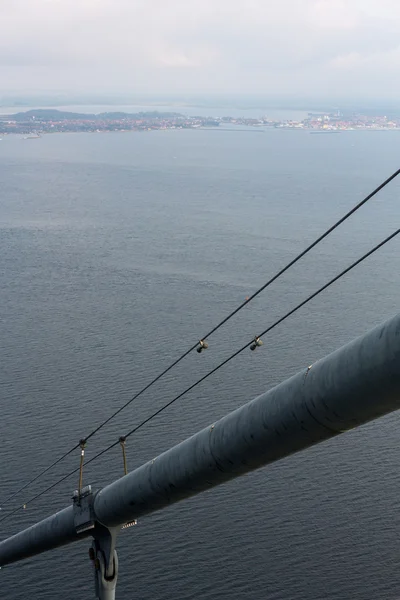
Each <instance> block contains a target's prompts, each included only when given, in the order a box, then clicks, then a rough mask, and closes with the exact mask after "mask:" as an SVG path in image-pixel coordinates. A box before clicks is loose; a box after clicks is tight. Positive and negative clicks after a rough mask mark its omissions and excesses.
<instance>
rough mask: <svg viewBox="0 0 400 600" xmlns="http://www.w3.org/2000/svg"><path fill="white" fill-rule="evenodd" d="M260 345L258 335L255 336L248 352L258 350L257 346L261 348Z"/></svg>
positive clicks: (261, 342) (260, 341)
mask: <svg viewBox="0 0 400 600" xmlns="http://www.w3.org/2000/svg"><path fill="white" fill-rule="evenodd" d="M262 345H263V341H262V339H261V338H260V337H259V336H258V335H256V337H255V338H254V340H253V343H252V345H251V346H250V350H255V349H256V348H258V347H259V346H262Z"/></svg>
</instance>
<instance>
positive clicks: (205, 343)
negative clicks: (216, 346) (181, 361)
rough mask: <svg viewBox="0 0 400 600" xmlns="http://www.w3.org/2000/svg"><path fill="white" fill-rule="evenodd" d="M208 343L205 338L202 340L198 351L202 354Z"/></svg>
mask: <svg viewBox="0 0 400 600" xmlns="http://www.w3.org/2000/svg"><path fill="white" fill-rule="evenodd" d="M207 348H208V343H207V342H206V341H205V340H200V341H199V345H198V347H197V352H198V353H199V354H200V353H201V352H203V350H207Z"/></svg>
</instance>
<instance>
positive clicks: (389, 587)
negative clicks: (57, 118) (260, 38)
mask: <svg viewBox="0 0 400 600" xmlns="http://www.w3.org/2000/svg"><path fill="white" fill-rule="evenodd" d="M399 156H400V133H399V132H362V131H359V132H355V131H352V132H345V133H341V134H340V135H318V136H317V135H309V133H308V132H306V131H279V130H258V129H246V128H237V129H233V130H232V128H230V129H228V128H227V129H226V130H225V129H223V128H221V129H217V130H197V131H190V130H189V131H158V132H148V133H109V134H61V135H56V134H55V135H47V136H44V137H42V138H40V139H35V140H22V139H20V138H19V137H11V136H10V137H5V138H4V139H3V140H2V141H0V396H1V398H0V410H1V412H0V415H1V418H0V441H1V443H0V457H1V458H0V461H1V462H0V464H1V477H0V506H2V508H3V510H2V511H0V516H1V515H2V514H5V513H4V511H5V510H7V509H9V508H11V507H14V506H15V505H21V504H23V503H24V502H26V501H27V500H29V498H30V497H31V496H34V495H35V494H37V493H38V492H40V491H41V490H42V489H43V488H44V487H47V486H49V485H51V483H53V482H54V481H56V479H57V478H59V477H60V476H62V475H63V474H64V473H66V472H67V471H68V470H72V469H73V468H74V467H77V466H78V464H79V452H78V451H76V452H75V453H74V454H73V455H71V456H69V457H68V459H66V460H65V461H64V462H63V463H61V464H60V465H58V467H56V468H55V469H54V470H53V471H50V472H49V473H47V474H46V476H45V477H43V478H42V479H41V480H39V481H37V482H36V483H35V484H34V485H33V486H32V487H31V488H29V489H28V490H26V491H25V492H23V493H21V494H20V495H19V496H18V497H17V498H16V499H14V500H13V501H12V502H10V503H9V504H4V500H5V498H7V497H8V496H9V495H10V494H11V493H12V492H13V491H15V490H16V489H17V488H19V487H20V486H21V485H22V484H23V483H24V482H25V481H27V480H28V479H30V478H31V477H33V476H34V475H35V474H37V473H39V472H40V471H41V470H42V469H43V468H45V467H46V466H47V465H48V464H49V463H50V462H52V461H53V460H54V459H55V458H57V457H58V456H60V455H61V454H63V453H64V452H65V451H66V450H68V449H69V448H70V447H71V446H73V445H75V444H76V443H77V442H78V441H79V439H80V438H81V437H83V436H85V435H86V434H87V433H88V432H89V431H90V430H92V429H93V428H94V426H96V425H97V424H98V423H99V422H101V421H102V420H103V419H105V418H106V417H107V416H108V415H109V414H110V413H111V412H112V411H114V410H116V409H117V408H118V407H120V406H121V405H122V404H124V403H125V402H126V401H127V400H128V399H129V398H131V397H132V396H133V395H134V394H135V393H136V392H137V391H139V390H140V389H141V387H142V386H144V385H145V384H146V383H148V382H149V381H150V380H151V379H152V378H153V377H154V376H155V375H157V374H158V373H159V372H160V371H161V370H163V369H164V368H165V367H166V366H168V365H169V363H170V362H171V361H172V360H174V359H175V358H177V357H178V356H179V355H180V354H181V353H182V352H183V351H184V350H186V349H187V348H188V347H189V346H191V345H192V344H193V343H195V342H196V341H197V340H198V339H200V338H201V337H202V336H203V335H204V334H205V333H206V332H207V331H208V330H209V329H210V328H211V327H212V326H213V325H214V324H216V323H217V322H219V321H220V320H221V319H222V318H223V317H225V316H226V315H227V314H228V313H229V312H230V311H231V310H232V309H234V308H235V307H236V306H237V305H239V304H240V303H241V302H243V300H244V299H245V297H246V296H249V295H250V294H252V293H253V292H254V291H255V290H256V289H257V288H258V287H259V286H260V285H261V284H262V283H264V282H265V281H266V280H267V279H268V278H270V277H271V276H272V275H273V274H274V273H275V272H276V271H277V270H278V269H280V268H281V267H282V266H283V265H285V264H286V262H288V261H289V260H290V259H292V258H293V257H294V256H295V255H296V254H297V253H298V252H299V251H301V250H302V249H303V248H304V247H305V246H306V245H308V244H309V243H310V242H311V241H312V240H314V239H315V238H316V237H317V236H318V235H320V234H321V233H322V232H323V231H324V230H325V229H326V228H327V227H328V226H330V225H331V224H332V223H333V222H334V221H335V220H337V219H338V218H339V217H340V216H341V215H342V214H343V213H344V212H345V211H347V210H348V209H350V208H351V207H352V206H353V205H355V204H356V203H357V202H359V201H360V200H361V199H362V197H363V196H365V195H366V194H367V193H368V192H369V191H371V190H372V189H373V188H374V187H376V186H377V185H378V184H379V183H380V182H381V181H382V180H383V179H385V178H386V177H387V176H389V175H390V174H391V173H392V172H393V171H394V170H396V169H397V168H398V167H399ZM399 192H400V182H394V183H392V184H391V185H390V186H388V188H386V189H385V190H384V191H383V192H382V193H381V194H380V195H379V196H378V197H376V198H375V199H373V200H372V201H371V202H370V203H369V204H368V205H366V206H364V207H363V208H362V209H361V210H360V211H359V212H358V213H357V214H356V215H354V216H353V217H351V218H350V219H349V220H348V221H347V222H346V223H345V224H344V225H343V226H342V227H341V228H340V229H339V230H337V231H335V232H334V233H333V234H332V235H331V236H330V237H329V239H327V240H326V241H324V242H323V243H322V244H321V245H319V246H318V247H317V248H316V249H315V250H314V251H313V252H312V253H310V255H308V256H307V257H306V258H304V259H303V260H302V261H300V262H299V263H298V264H297V265H296V266H295V267H294V268H293V269H291V270H290V271H289V272H288V273H287V274H285V276H283V277H282V278H281V279H280V280H279V281H278V282H276V283H275V284H274V285H273V286H271V288H269V289H268V290H266V291H265V292H264V293H263V294H261V295H260V296H258V297H257V298H256V299H255V300H254V301H253V302H252V303H251V304H249V305H248V306H246V308H245V309H243V310H242V311H241V312H240V313H239V314H238V315H237V316H236V317H235V318H233V319H232V320H231V321H230V322H229V323H227V324H226V325H225V326H224V327H223V328H221V330H220V331H219V332H218V333H217V334H215V335H214V336H212V337H210V339H209V344H210V347H209V349H208V350H207V352H204V353H202V354H201V355H199V354H198V353H196V352H194V353H192V354H191V355H190V356H188V357H187V358H186V359H185V361H183V362H182V363H181V364H180V365H179V366H178V367H177V368H176V369H174V370H173V371H171V372H170V373H169V374H168V376H166V377H165V378H164V379H162V380H161V381H160V382H159V383H158V384H157V385H155V386H153V387H152V388H151V389H150V390H149V391H148V392H147V393H145V394H143V395H142V396H141V397H140V398H138V400H137V401H136V402H135V403H134V404H132V405H130V406H129V408H128V409H126V410H125V411H123V412H122V413H121V414H120V415H119V416H118V418H116V419H115V420H114V421H113V422H112V423H110V424H109V425H108V426H107V427H105V428H104V429H103V430H102V431H101V432H100V433H99V434H98V435H96V436H95V437H93V438H92V439H91V440H90V442H89V444H88V449H87V457H88V458H90V457H91V456H93V455H94V454H95V453H97V452H98V451H99V450H101V449H103V448H104V447H105V446H107V445H108V444H110V443H112V442H114V441H116V440H117V439H118V437H119V436H120V435H121V434H124V433H125V432H126V431H128V430H129V429H132V428H133V427H134V425H135V424H137V423H139V422H140V421H141V420H142V419H143V418H145V417H146V416H147V415H149V414H150V413H151V412H152V411H154V410H155V409H157V408H159V407H160V406H162V405H163V404H164V403H165V402H167V401H169V400H170V399H172V398H173V397H174V395H176V394H178V393H179V392H181V391H183V389H185V387H187V386H188V385H190V384H191V383H193V382H194V381H195V380H196V379H198V378H199V377H201V376H202V375H203V374H205V373H206V372H207V371H208V370H210V369H211V368H213V367H214V366H216V365H217V364H218V363H219V362H221V361H222V360H223V359H224V358H226V357H227V356H228V355H230V354H231V353H233V351H234V350H235V349H237V348H239V347H240V346H241V345H243V343H244V342H246V341H249V340H250V339H251V338H252V337H253V336H254V335H255V334H257V333H258V332H259V331H260V330H263V329H265V328H266V327H267V326H268V325H269V324H272V323H273V321H274V320H275V319H277V318H278V317H280V316H282V315H283V314H284V313H285V312H286V311H288V310H289V309H290V308H292V307H293V306H295V305H296V304H297V303H299V302H300V301H301V300H303V299H304V298H305V297H306V296H307V295H308V294H310V293H312V292H313V291H315V290H316V289H317V288H318V287H320V286H321V285H323V284H324V283H325V282H326V281H327V280H328V279H329V278H331V277H333V276H334V275H335V274H336V273H338V272H339V271H341V270H342V269H343V268H345V267H346V266H347V265H349V264H350V263H351V262H352V261H354V260H355V259H356V258H358V257H359V256H360V255H361V254H363V253H364V252H366V251H367V250H368V249H370V248H371V247H372V246H373V245H375V244H376V243H377V242H378V241H380V240H381V239H382V238H383V237H386V236H387V235H389V234H390V233H391V232H392V231H393V230H394V229H396V228H398V227H399V221H400V204H399ZM399 244H400V241H399V240H398V239H395V240H393V241H392V242H391V243H390V244H388V245H387V246H386V247H385V248H383V249H382V250H381V251H379V253H377V254H375V255H374V256H373V257H371V258H369V259H368V260H367V261H366V262H365V263H363V264H362V265H360V266H359V267H358V268H357V269H356V270H355V271H353V272H351V273H349V274H348V275H346V276H345V277H344V278H343V279H342V280H341V281H339V282H337V283H336V284H334V286H332V287H331V288H330V289H329V290H327V291H325V292H324V293H323V294H321V295H320V296H319V297H318V298H316V299H315V300H313V301H312V302H310V303H309V304H308V305H307V306H305V307H304V308H302V309H301V310H300V311H298V313H296V314H295V315H294V316H292V317H290V318H289V319H287V321H285V322H284V323H283V324H282V325H281V326H279V327H277V328H276V329H275V330H274V331H273V332H271V334H270V335H269V336H266V337H265V338H264V346H263V347H262V348H260V349H258V350H257V351H256V352H250V351H246V352H244V353H242V354H241V355H240V356H239V357H237V358H236V359H235V360H234V361H232V362H231V363H230V364H229V365H227V366H226V367H225V368H223V369H221V370H219V371H218V373H216V374H215V375H214V376H213V377H211V378H209V379H208V380H207V381H206V382H204V383H203V384H202V385H200V386H199V387H198V388H196V390H193V391H192V392H191V393H189V394H188V395H187V396H186V397H184V398H182V399H181V400H180V401H179V402H177V403H176V404H175V405H173V406H172V407H171V408H170V409H168V410H167V411H165V412H164V413H162V415H160V416H159V417H157V418H156V419H154V420H153V421H152V422H151V423H150V424H149V425H148V426H146V427H144V428H143V429H141V430H140V432H138V433H137V435H135V436H132V437H131V438H129V441H128V443H127V454H128V467H129V469H134V468H135V467H138V466H140V465H141V464H142V463H143V462H145V461H147V460H148V459H151V458H153V457H155V456H156V455H157V454H159V453H160V452H162V451H164V450H166V449H168V448H169V447H171V446H172V445H174V444H176V443H178V442H180V441H181V440H183V439H185V438H186V437H188V436H189V435H191V434H193V433H195V432H196V431H197V430H199V429H200V428H202V427H204V426H206V425H208V424H209V423H211V422H213V421H215V420H216V419H217V418H219V417H221V416H223V415H225V414H226V413H228V412H230V411H231V410H233V409H235V408H237V407H238V406H240V405H242V404H244V403H245V402H247V401H248V400H250V399H251V398H253V397H254V396H256V395H258V394H259V393H261V392H263V391H265V390H267V389H269V388H271V387H272V386H274V385H276V384H277V383H279V382H280V381H282V380H283V379H285V378H287V377H289V376H291V375H293V374H294V373H296V372H297V371H298V370H300V369H302V368H304V367H305V366H306V365H309V364H311V363H312V362H314V361H315V360H316V359H318V358H320V357H322V356H324V355H325V354H327V353H329V352H331V351H333V350H334V349H336V348H338V347H340V346H341V345H343V344H344V343H346V342H348V341H350V340H351V339H353V338H354V337H355V336H357V335H360V334H362V333H364V332H366V331H367V330H368V329H370V328H372V327H373V326H375V325H376V324H378V323H380V322H382V321H384V320H385V319H387V318H389V317H390V316H392V315H393V314H395V313H396V312H397V311H398V310H399V281H400V276H399V266H400V265H399V256H400V245H399ZM399 430H400V416H399V415H398V414H396V413H394V414H392V415H390V416H388V417H385V418H383V419H381V420H379V421H376V422H373V423H369V424H368V425H366V426H364V427H362V428H360V429H358V430H355V431H353V432H349V433H346V434H345V435H343V436H340V437H338V438H336V439H334V440H332V441H330V442H328V443H325V444H322V445H320V446H316V447H314V448H313V449H311V450H307V451H305V452H303V453H300V454H298V455H296V456H293V457H290V458H287V459H285V460H282V461H281V462H278V463H276V464H274V465H272V466H269V467H267V468H265V469H262V470H260V471H257V472H255V473H252V474H250V475H248V476H245V477H242V478H241V479H238V480H235V481H233V482H231V483H229V484H227V485H224V486H221V487H219V488H216V489H214V490H212V491H209V492H207V493H204V494H202V495H200V496H197V497H195V498H192V499H190V500H188V501H185V502H182V503H180V504H176V505H174V506H172V507H170V508H169V509H168V510H165V511H162V512H159V513H155V514H153V515H151V516H148V517H146V518H143V519H141V520H140V521H139V523H138V526H137V527H135V528H131V529H129V530H127V531H125V532H123V533H121V535H120V536H119V541H118V550H119V558H120V576H119V583H118V591H117V598H119V599H121V600H122V599H124V600H191V599H193V600H212V599H217V598H218V599H220V600H259V599H265V600H322V599H324V600H325V599H326V600H335V599H350V598H351V599H355V600H376V599H379V600H381V599H397V598H399V597H400V543H399V532H400V506H399V500H398V499H399V494H400V444H399V440H400V435H399ZM122 474H123V464H122V456H121V453H120V449H119V448H118V447H117V448H115V450H113V451H112V452H110V453H109V454H107V455H105V456H104V457H102V458H101V459H100V460H99V461H97V462H94V463H92V464H91V465H89V466H88V467H87V469H86V470H85V472H84V482H85V483H86V484H88V483H91V484H92V485H93V486H94V487H100V486H104V485H106V484H107V483H109V482H111V481H113V480H114V479H116V478H118V477H120V476H121V475H122ZM77 484H78V481H77V480H76V477H74V478H72V479H69V480H67V481H65V482H63V483H62V484H61V485H60V486H59V487H57V488H55V489H53V490H52V491H51V492H49V493H48V494H47V495H46V496H42V497H41V498H40V499H39V500H37V501H36V502H34V503H32V504H31V505H30V504H28V506H27V508H26V510H21V511H20V512H19V513H18V514H16V515H15V516H14V517H12V518H10V519H9V520H8V521H5V522H3V523H1V525H0V539H4V538H5V537H7V536H9V535H11V534H13V533H16V532H17V531H19V530H21V529H23V528H25V527H27V526H29V525H30V524H33V523H35V522H36V521H38V520H40V519H42V518H44V517H46V516H48V515H50V514H52V513H53V512H54V511H56V510H58V509H60V508H63V507H65V506H67V505H68V504H69V503H70V502H71V492H72V491H73V490H74V489H75V488H76V487H77ZM88 547H89V541H88V540H84V541H82V542H81V543H78V544H74V545H72V546H67V547H64V548H61V549H58V550H56V551H53V552H49V553H47V554H43V555H41V556H37V557H36V558H32V559H30V560H28V561H25V562H22V563H17V564H14V565H11V566H9V567H5V568H4V569H2V570H1V572H0V589H1V598H4V599H6V598H7V600H28V599H29V600H70V599H72V598H82V599H85V600H91V599H92V598H94V589H93V582H92V574H91V565H90V562H89V559H88Z"/></svg>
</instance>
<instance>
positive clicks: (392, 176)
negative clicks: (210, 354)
mask: <svg viewBox="0 0 400 600" xmlns="http://www.w3.org/2000/svg"><path fill="white" fill-rule="evenodd" d="M399 174H400V169H398V170H397V171H395V172H394V173H393V174H392V175H390V177H388V178H387V179H385V181H384V182H383V183H381V184H380V185H379V186H378V187H377V188H375V189H374V190H373V191H372V192H371V193H370V194H368V196H366V197H365V198H364V199H363V200H361V202H359V203H358V204H356V205H355V206H354V207H353V208H352V209H351V210H350V211H349V212H347V213H346V214H345V215H344V216H343V217H342V218H341V219H339V221H336V223H335V224H334V225H332V227H330V228H329V229H327V230H326V231H325V233H323V234H322V235H321V236H319V237H318V238H317V239H316V240H315V241H314V242H313V243H312V244H310V245H309V246H307V248H306V249H305V250H303V251H302V252H301V253H300V254H298V255H297V256H296V257H295V258H294V259H293V260H292V261H290V262H289V263H288V264H287V265H286V266H285V267H283V269H281V270H280V271H279V272H278V273H276V275H274V276H273V277H272V278H271V279H269V280H268V281H267V282H266V283H265V284H264V285H263V286H261V287H260V288H259V289H258V290H257V291H256V292H254V294H252V295H251V296H250V297H249V298H247V300H245V301H244V302H242V304H240V305H239V306H238V307H237V308H236V309H235V310H233V311H232V312H231V313H230V314H229V315H227V316H226V317H225V318H224V319H223V320H222V321H220V323H218V325H216V326H215V327H213V329H211V330H210V331H209V332H208V333H207V334H206V335H205V336H203V337H202V338H200V339H201V340H205V339H206V338H208V337H210V335H212V334H213V333H215V332H216V331H217V330H218V329H219V328H220V327H222V325H224V324H225V323H227V322H228V321H229V320H230V319H231V318H232V317H233V316H234V315H236V314H237V313H238V312H239V311H240V310H241V309H242V308H244V307H245V306H246V305H247V304H249V302H251V301H252V300H253V299H254V298H255V297H256V296H258V295H259V294H260V293H261V292H263V291H264V290H265V289H266V288H267V287H269V286H270V285H271V284H272V283H273V282H274V281H276V280H277V279H278V278H279V277H280V276H281V275H283V274H284V273H285V272H286V271H288V270H289V269H290V268H291V267H292V266H293V265H294V264H296V263H297V262H298V261H299V260H300V259H301V258H303V257H304V256H305V255H306V254H307V253H308V252H310V250H312V249H313V248H315V246H316V245H317V244H319V243H320V242H321V241H322V240H323V239H325V238H326V237H327V236H328V235H329V234H330V233H332V231H334V230H335V229H336V228H337V227H339V225H341V224H342V223H344V221H346V220H347V219H348V218H349V217H350V216H351V215H353V214H354V213H355V212H356V211H357V210H359V209H360V208H361V207H362V206H363V205H364V204H366V203H367V202H368V201H369V200H371V198H373V197H374V196H375V195H376V194H377V193H378V192H380V191H381V190H382V189H383V188H384V187H386V186H387V185H388V184H389V183H390V182H391V181H393V179H395V178H396V177H397V176H398V175H399ZM197 346H198V342H196V343H195V344H194V345H193V346H191V347H190V348H189V349H188V350H186V352H184V353H183V354H182V355H181V356H180V357H179V358H177V359H176V360H175V361H174V362H172V363H171V364H170V365H169V366H168V367H167V368H166V369H164V371H162V372H161V373H160V374H159V375H157V377H155V378H154V379H152V380H151V381H150V382H149V383H148V384H147V385H146V386H145V387H144V388H142V389H141V390H140V391H139V392H137V394H135V395H134V396H133V397H132V398H131V399H130V400H128V401H127V402H125V404H123V405H122V406H121V407H120V408H118V409H117V410H116V411H115V412H114V413H112V414H111V415H110V416H109V417H108V418H107V419H106V420H105V421H103V422H102V423H100V424H99V425H98V426H97V427H96V428H95V429H94V430H93V431H91V432H90V433H89V434H88V435H87V436H86V438H85V439H86V440H89V439H90V438H91V437H93V436H94V435H95V434H96V433H97V432H98V431H100V429H102V428H103V427H105V425H107V424H108V423H109V422H110V421H111V420H112V419H114V418H115V417H116V416H117V415H118V414H119V413H120V412H122V411H123V410H124V409H125V408H126V407H127V406H129V405H130V404H131V403H132V402H134V401H135V400H136V399H137V398H139V396H141V395H142V394H144V392H146V391H147V390H148V389H149V388H150V387H151V386H153V385H154V384H155V383H156V382H157V381H159V380H160V379H161V378H162V377H164V375H166V374H167V373H168V372H169V371H170V370H171V369H173V368H174V367H175V366H176V365H178V364H179V363H180V362H181V361H182V360H183V359H184V358H186V356H188V354H190V353H191V352H193V350H195V349H196V347H197ZM78 446H79V444H77V445H75V446H74V447H73V448H71V450H68V452H66V453H65V454H63V456H61V457H60V458H59V459H57V460H56V461H55V462H53V463H52V464H51V465H50V466H48V467H46V468H45V469H44V470H43V471H41V472H40V473H39V474H38V475H37V476H36V477H34V478H33V479H31V480H30V481H28V483H26V484H24V485H23V486H22V487H21V488H19V489H18V490H17V491H15V492H13V493H12V494H11V495H10V496H8V498H6V499H5V500H4V502H3V503H2V504H3V505H4V504H6V503H7V502H9V501H10V500H12V499H13V498H15V496H17V495H18V494H19V493H20V492H22V491H23V490H25V489H26V488H27V487H29V486H30V485H31V484H32V483H34V482H35V481H37V480H38V479H40V478H41V477H42V476H43V475H44V474H45V473H47V472H48V471H50V469H52V468H53V467H55V466H56V465H57V464H58V463H60V462H61V461H62V460H64V459H65V458H66V457H67V456H69V454H71V452H73V451H74V450H76V448H77V447H78Z"/></svg>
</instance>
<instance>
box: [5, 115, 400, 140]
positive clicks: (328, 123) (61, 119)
mask: <svg viewBox="0 0 400 600" xmlns="http://www.w3.org/2000/svg"><path fill="white" fill-rule="evenodd" d="M220 125H222V126H226V125H234V126H247V127H251V128H259V130H263V129H265V128H275V129H295V130H305V131H309V132H310V133H340V132H342V131H352V130H369V131H386V130H397V129H400V117H399V118H390V117H387V116H385V115H375V116H370V115H368V116H367V115H360V114H349V115H344V114H342V113H341V112H340V111H339V110H337V111H335V112H334V113H308V115H307V117H306V118H304V119H302V120H292V119H286V120H279V119H271V118H268V117H259V118H254V117H251V118H250V117H231V116H226V117H207V116H206V117H205V116H187V115H184V114H181V113H179V112H159V111H147V112H137V113H126V112H121V111H115V112H102V113H98V114H94V113H77V112H71V111H64V110H58V109H33V110H28V111H26V112H18V113H15V114H3V115H2V114H1V112H0V135H7V134H20V135H23V136H30V137H29V139H32V137H35V138H40V137H41V136H42V135H43V134H46V133H74V132H75V133H76V132H86V133H102V132H112V131H153V130H167V129H199V128H210V127H211V128H219V127H220ZM261 128H262V129H261ZM25 139H26V138H25Z"/></svg>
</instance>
